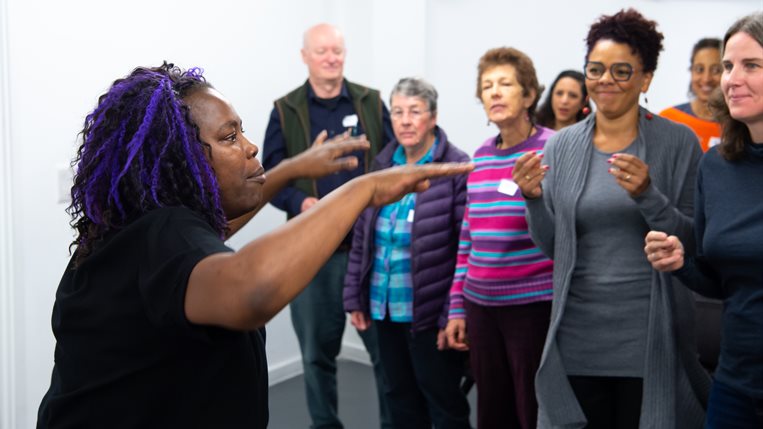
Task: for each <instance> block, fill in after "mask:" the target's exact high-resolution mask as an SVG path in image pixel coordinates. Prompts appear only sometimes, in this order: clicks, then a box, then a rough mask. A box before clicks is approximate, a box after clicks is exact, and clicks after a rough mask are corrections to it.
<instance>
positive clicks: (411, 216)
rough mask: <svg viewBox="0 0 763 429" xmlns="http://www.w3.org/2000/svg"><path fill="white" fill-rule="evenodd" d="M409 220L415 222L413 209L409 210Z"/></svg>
mask: <svg viewBox="0 0 763 429" xmlns="http://www.w3.org/2000/svg"><path fill="white" fill-rule="evenodd" d="M407 220H408V222H413V209H411V210H408V219H407Z"/></svg>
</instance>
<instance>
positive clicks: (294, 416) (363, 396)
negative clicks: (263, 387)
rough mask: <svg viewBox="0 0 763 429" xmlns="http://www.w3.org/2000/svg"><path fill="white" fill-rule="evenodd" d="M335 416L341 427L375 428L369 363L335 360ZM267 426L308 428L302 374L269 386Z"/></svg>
mask: <svg viewBox="0 0 763 429" xmlns="http://www.w3.org/2000/svg"><path fill="white" fill-rule="evenodd" d="M337 383H338V385H339V418H340V419H341V420H342V422H343V423H344V427H345V429H375V428H378V427H379V408H378V404H377V402H376V388H375V386H374V375H373V370H372V369H371V367H370V366H367V365H364V364H361V363H357V362H353V361H348V360H339V362H338V371H337ZM475 392H476V389H474V388H472V389H471V391H470V392H469V396H468V399H469V404H470V405H471V407H472V425H475V421H474V415H475V413H474V410H475V407H476V399H477V398H476V393H475ZM269 396H270V424H269V425H268V428H269V429H302V428H309V427H310V416H309V414H308V412H307V405H306V403H305V393H304V387H303V379H302V376H298V377H294V378H291V379H289V380H286V381H284V382H281V383H278V384H276V385H274V386H271V387H270V391H269Z"/></svg>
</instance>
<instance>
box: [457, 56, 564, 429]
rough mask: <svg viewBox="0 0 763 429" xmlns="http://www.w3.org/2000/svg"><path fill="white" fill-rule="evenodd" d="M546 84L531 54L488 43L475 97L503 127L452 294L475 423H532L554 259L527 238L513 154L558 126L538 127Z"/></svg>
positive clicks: (477, 196)
mask: <svg viewBox="0 0 763 429" xmlns="http://www.w3.org/2000/svg"><path fill="white" fill-rule="evenodd" d="M541 92H542V88H541V87H540V85H539V84H538V79H537V77H536V75H535V68H534V67H533V64H532V61H531V60H530V58H528V57H527V56H526V55H525V54H524V53H522V52H520V51H518V50H516V49H513V48H496V49H491V50H489V51H488V52H486V53H485V55H483V56H482V58H481V59H480V62H479V66H478V79H477V97H478V98H479V99H480V100H481V101H482V104H483V106H484V108H485V112H486V113H487V116H488V120H489V121H490V122H493V123H494V124H496V126H498V130H499V134H498V135H497V136H495V137H491V138H489V139H488V140H487V141H486V142H485V143H484V144H483V145H482V146H481V147H480V148H479V149H477V152H476V153H475V155H474V160H473V161H474V163H475V165H476V167H475V170H474V172H472V173H471V175H470V176H469V179H468V182H467V207H466V211H465V214H464V220H463V224H462V226H461V237H460V242H459V248H458V260H457V265H456V271H455V276H454V281H453V286H452V288H451V292H450V312H449V315H448V318H449V320H448V327H447V330H446V333H447V336H448V343H449V345H450V347H452V348H455V349H457V350H467V349H468V350H469V351H470V354H469V358H470V362H471V366H472V373H473V375H474V379H475V381H476V383H477V425H478V427H484V428H489V427H490V428H492V427H502V428H525V429H527V428H534V427H535V424H536V419H537V404H536V401H535V389H534V387H533V380H534V377H535V372H536V370H537V368H538V362H539V361H540V356H541V352H542V350H543V342H544V339H545V334H546V331H547V329H548V321H549V315H550V311H551V291H552V281H551V273H552V264H551V261H550V260H549V259H548V258H547V257H546V256H545V255H543V253H542V252H541V251H540V249H538V248H537V247H536V246H535V245H534V244H533V242H532V240H531V239H530V236H529V234H528V231H527V223H526V222H525V217H524V216H525V204H524V200H523V199H522V195H521V193H520V192H519V190H518V187H517V185H516V184H515V183H514V182H513V181H512V180H511V177H512V169H513V166H514V161H515V160H516V159H517V158H518V157H519V156H521V155H522V154H523V153H526V152H540V151H541V150H542V149H543V145H544V144H545V142H546V140H547V139H548V138H549V137H550V136H551V135H552V134H553V131H551V130H549V129H547V128H543V127H541V126H538V125H535V124H534V123H533V122H532V120H531V119H530V118H533V117H534V113H535V107H536V106H537V103H538V97H539V95H540V93H541Z"/></svg>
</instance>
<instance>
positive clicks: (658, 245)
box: [644, 231, 684, 272]
mask: <svg viewBox="0 0 763 429" xmlns="http://www.w3.org/2000/svg"><path fill="white" fill-rule="evenodd" d="M644 241H645V242H646V246H644V252H645V253H646V258H647V259H648V260H649V262H650V263H651V264H652V268H654V269H655V270H657V271H662V272H669V271H675V270H677V269H679V268H681V267H683V266H684V246H683V244H681V240H679V239H678V237H676V236H675V235H670V236H668V234H665V233H664V232H662V231H649V233H647V234H646V238H645V239H644Z"/></svg>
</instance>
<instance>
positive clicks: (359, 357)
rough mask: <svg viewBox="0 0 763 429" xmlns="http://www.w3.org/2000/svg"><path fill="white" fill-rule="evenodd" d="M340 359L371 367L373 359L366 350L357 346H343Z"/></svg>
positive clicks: (345, 344) (346, 344)
mask: <svg viewBox="0 0 763 429" xmlns="http://www.w3.org/2000/svg"><path fill="white" fill-rule="evenodd" d="M339 359H346V360H349V361H353V362H357V363H362V364H366V365H369V366H370V365H371V358H370V356H368V352H367V351H366V348H365V347H360V346H357V345H355V344H348V343H344V344H342V351H341V352H340V353H339Z"/></svg>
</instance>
